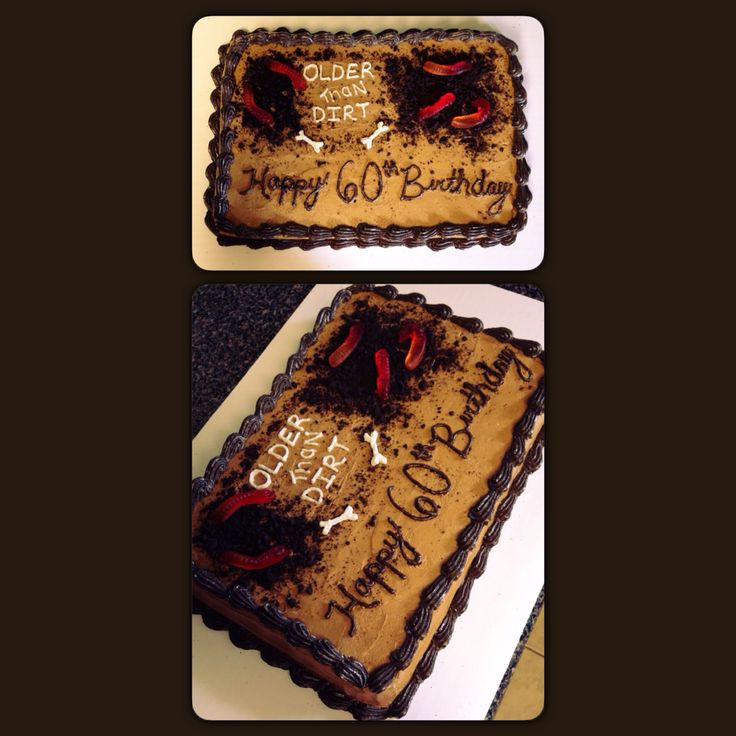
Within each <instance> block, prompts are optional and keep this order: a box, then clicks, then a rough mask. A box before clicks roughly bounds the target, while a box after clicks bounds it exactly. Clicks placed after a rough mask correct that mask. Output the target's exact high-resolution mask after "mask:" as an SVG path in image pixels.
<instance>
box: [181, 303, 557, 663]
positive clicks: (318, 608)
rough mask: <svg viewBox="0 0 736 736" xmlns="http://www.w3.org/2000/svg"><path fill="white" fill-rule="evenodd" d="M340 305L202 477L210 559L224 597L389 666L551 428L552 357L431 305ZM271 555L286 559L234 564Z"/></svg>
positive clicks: (202, 526)
mask: <svg viewBox="0 0 736 736" xmlns="http://www.w3.org/2000/svg"><path fill="white" fill-rule="evenodd" d="M338 296H339V299H337V300H336V302H335V303H333V308H332V309H331V310H327V311H325V310H323V312H322V313H320V317H319V319H318V322H317V328H316V331H315V333H312V334H311V335H307V336H305V338H303V340H302V344H301V349H300V352H299V353H298V354H297V355H296V356H294V357H293V358H292V359H290V361H289V374H287V375H284V376H281V377H277V379H276V382H275V384H274V387H275V395H274V396H276V395H277V396H278V397H277V398H272V399H270V400H268V401H266V402H265V403H264V402H259V407H260V409H261V410H263V409H265V411H262V414H263V416H262V420H261V417H259V416H256V417H253V418H251V420H246V423H245V424H244V430H245V431H244V432H242V433H241V435H240V438H241V440H242V442H241V441H237V440H236V441H234V443H231V444H229V445H228V447H229V449H227V448H226V450H227V451H226V452H225V454H224V455H223V457H222V458H221V459H222V462H221V463H219V464H218V465H217V466H216V467H217V472H214V473H210V478H209V480H208V482H207V483H205V482H204V480H203V479H199V481H200V483H199V484H197V482H195V494H194V506H193V533H194V545H193V556H194V563H195V565H197V567H198V569H199V570H201V571H206V573H207V575H208V576H209V579H210V580H216V581H218V585H221V586H223V589H224V588H227V589H229V590H230V591H233V590H238V591H241V590H242V591H246V593H245V595H246V597H247V599H248V601H249V604H251V605H258V606H267V607H268V606H270V607H271V609H272V610H278V611H280V612H281V613H280V614H279V615H283V616H286V617H288V618H289V619H292V620H299V621H301V622H303V623H304V625H305V626H306V628H307V629H308V631H309V632H310V634H311V635H313V636H316V637H324V638H325V639H327V640H328V641H330V642H339V646H338V649H339V652H340V653H341V654H343V655H345V656H346V657H349V658H354V659H355V660H357V661H358V662H359V663H360V664H361V666H362V667H363V668H365V669H366V670H375V668H377V667H379V666H381V665H383V664H385V663H386V662H387V661H388V660H389V658H390V656H391V654H392V652H395V651H396V650H398V649H400V648H401V647H402V646H403V645H404V644H405V642H406V640H407V628H406V627H407V622H408V621H409V620H410V619H411V618H412V617H413V616H415V615H416V613H417V612H418V611H420V610H422V608H423V606H425V604H426V603H427V596H428V593H427V591H428V590H429V589H430V588H431V587H433V586H436V585H437V581H438V580H439V581H444V580H445V579H455V578H457V577H458V576H460V575H461V574H462V573H463V571H464V570H465V569H466V567H467V565H468V564H469V562H470V558H469V556H468V554H467V550H468V549H470V548H471V547H472V543H471V542H474V541H475V540H477V538H478V535H479V534H480V531H481V529H482V528H483V525H484V523H485V521H486V520H487V519H488V518H489V515H490V511H491V508H490V507H491V506H492V505H493V503H494V502H495V501H497V500H498V499H499V497H501V496H502V494H503V493H504V492H505V491H506V490H507V489H508V484H509V481H510V478H511V473H512V472H513V469H514V467H515V466H516V465H518V464H519V462H521V460H522V459H523V457H524V455H525V453H526V452H527V451H528V448H529V447H530V445H531V443H532V441H533V439H534V434H535V432H536V430H537V429H538V426H539V421H540V418H539V415H540V412H541V410H542V409H541V406H542V401H543V390H544V389H543V375H544V364H543V360H542V358H541V357H540V352H539V346H538V345H536V344H532V343H524V342H523V341H516V340H513V338H512V336H511V335H510V334H509V333H508V331H504V330H486V331H481V329H482V325H480V324H479V323H478V321H477V320H459V322H460V323H459V324H458V323H456V322H453V321H451V320H450V319H447V318H446V316H444V315H445V314H446V313H445V312H444V310H446V309H447V308H442V307H440V308H439V309H434V310H430V309H428V308H427V307H425V306H422V305H421V304H420V303H416V302H420V301H421V299H420V298H419V297H418V296H417V295H414V298H413V299H412V298H409V300H408V301H401V300H399V299H386V298H384V296H381V295H380V294H378V293H373V292H366V293H363V292H357V293H352V294H351V293H350V291H344V292H341V294H340V295H338ZM412 302H415V303H412ZM382 351H385V359H384V356H383V353H382ZM377 354H381V357H377ZM386 366H387V370H386ZM289 375H291V378H290V377H289ZM259 413H261V412H259ZM228 457H229V459H227V458H228ZM489 479H491V481H490V482H489ZM493 479H495V480H493ZM494 482H495V488H496V491H495V493H496V495H495V496H494V498H493V499H490V498H489V493H491V491H490V490H489V489H491V486H493V483H494ZM489 483H490V484H489ZM247 494H256V496H255V500H253V499H254V497H253V496H251V497H250V499H251V500H252V501H253V502H252V503H245V504H244V505H242V506H238V500H237V499H238V498H240V499H241V500H242V499H243V498H244V497H245V496H247ZM258 494H260V495H258ZM233 499H235V501H233ZM233 506H236V507H237V508H235V509H234V510H233ZM278 548H283V549H284V550H286V551H287V553H285V555H286V556H283V555H279V554H278V552H277V553H276V554H275V555H274V554H273V550H274V549H277V550H278ZM463 550H465V551H463ZM230 553H235V555H236V557H233V556H232V555H231V556H230V557H228V554H230ZM264 554H266V555H269V554H270V555H272V557H273V559H274V560H275V562H273V564H268V565H266V566H263V567H260V569H254V570H242V569H240V568H239V567H238V566H237V565H233V564H231V563H232V562H233V561H235V562H236V563H237V562H238V560H239V559H241V558H238V557H237V555H242V556H245V557H247V558H248V559H249V560H250V561H251V562H252V561H253V560H254V559H260V558H261V556H262V555H264ZM277 558H278V559H277ZM260 561H261V562H262V559H260ZM266 561H267V562H268V560H266ZM443 586H444V582H442V584H440V585H439V586H438V587H437V590H436V593H435V594H434V595H436V596H438V597H439V598H441V597H442V595H441V593H442V588H443ZM435 607H436V605H433V606H432V609H434V608H435ZM379 632H380V636H378V633H379Z"/></svg>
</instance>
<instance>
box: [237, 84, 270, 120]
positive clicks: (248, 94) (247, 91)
mask: <svg viewBox="0 0 736 736" xmlns="http://www.w3.org/2000/svg"><path fill="white" fill-rule="evenodd" d="M243 102H244V103H245V109H246V110H247V111H248V112H249V113H250V114H251V115H252V116H253V117H254V118H255V119H256V120H257V121H258V122H259V123H263V124H264V125H273V115H271V113H270V112H269V111H268V110H264V109H263V108H262V107H258V105H256V101H255V98H254V97H253V88H252V87H251V86H250V85H249V84H244V85H243Z"/></svg>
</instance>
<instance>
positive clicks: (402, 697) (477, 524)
mask: <svg viewBox="0 0 736 736" xmlns="http://www.w3.org/2000/svg"><path fill="white" fill-rule="evenodd" d="M361 291H372V292H374V293H377V294H379V295H381V296H382V297H384V298H386V299H388V300H398V301H406V302H409V303H411V304H415V305H418V306H421V307H422V308H424V309H426V310H427V311H428V312H429V313H431V314H433V315H435V316H441V317H442V318H444V319H448V320H451V321H452V322H454V323H455V324H457V325H459V326H461V327H463V328H464V329H467V330H469V331H470V332H473V333H478V332H481V331H483V332H485V333H487V334H490V335H492V336H493V337H495V338H496V339H497V340H499V341H501V342H505V343H508V344H511V345H513V346H514V347H516V348H517V349H519V350H520V351H522V352H523V353H524V354H525V355H528V356H530V357H534V356H536V357H539V358H540V359H541V360H542V361H544V351H543V350H542V347H541V345H539V343H536V342H533V341H530V340H519V339H517V338H515V337H514V336H513V334H512V332H511V331H510V330H508V329H507V328H503V327H501V328H488V329H484V327H483V324H482V322H481V321H480V320H479V319H477V318H464V317H457V316H454V315H453V313H452V310H451V309H450V307H448V306H447V305H445V304H439V305H432V304H427V303H426V299H425V297H424V296H423V295H421V294H417V293H411V294H399V293H398V290H397V289H396V288H395V287H394V286H390V285H387V286H378V287H377V286H374V285H364V284H359V285H354V286H351V287H348V288H346V289H342V290H340V291H338V292H337V294H336V295H335V297H334V298H333V300H332V303H331V305H330V306H329V307H324V308H323V309H321V310H320V311H319V313H318V315H317V319H316V321H315V326H314V329H313V330H312V331H311V332H309V333H307V334H305V335H303V336H302V338H301V340H300V342H299V350H298V351H297V352H296V353H294V354H293V355H292V356H291V357H290V358H289V359H288V361H287V365H286V372H285V373H281V374H278V375H277V376H276V377H275V378H274V380H273V383H272V388H271V393H270V394H266V395H264V396H261V397H260V398H259V399H258V400H257V402H256V411H255V413H254V414H252V415H250V416H248V417H246V418H245V419H244V420H243V422H242V424H241V426H240V430H239V432H238V433H233V434H231V435H229V436H228V437H227V439H226V440H225V442H224V444H223V448H222V451H221V453H220V455H219V456H217V457H215V458H213V459H212V460H210V462H209V463H208V465H207V468H206V470H205V473H204V475H203V476H201V477H199V478H196V479H194V480H193V481H192V490H191V503H192V505H193V506H194V504H196V503H197V502H198V501H200V500H201V499H203V498H205V497H206V496H207V495H208V494H209V493H210V492H211V491H212V489H213V487H214V485H215V482H216V481H217V479H218V478H219V476H220V475H221V474H222V473H223V471H224V470H225V468H226V467H227V464H228V460H230V458H232V457H233V455H234V454H235V453H237V452H238V451H239V450H240V449H242V448H243V447H244V445H245V443H246V441H247V440H248V438H249V437H250V436H251V435H252V434H253V433H254V432H256V431H257V430H258V429H259V427H260V426H261V424H262V423H263V421H264V417H265V415H267V414H268V413H269V412H270V411H272V410H273V408H274V406H275V404H276V401H277V399H278V398H279V396H280V395H281V394H282V393H283V391H284V390H285V389H286V388H288V387H289V386H290V385H291V376H292V375H293V373H294V371H296V370H297V369H298V368H300V367H301V366H302V365H303V363H304V353H305V351H306V349H307V348H308V347H309V346H310V345H312V344H313V343H314V342H315V341H316V340H317V336H318V335H319V333H320V332H321V330H322V329H323V328H324V326H325V325H326V324H327V323H328V322H330V321H331V320H332V319H333V317H334V315H335V311H336V310H337V308H338V307H339V306H340V305H341V304H343V303H344V302H346V301H347V300H348V299H350V297H351V296H352V295H353V294H355V293H358V292H361ZM544 396H545V389H544V379H543V378H542V379H541V380H540V384H539V386H538V387H537V389H536V390H535V391H534V392H533V394H532V396H531V397H530V399H529V401H528V405H527V408H526V411H525V413H524V415H523V416H522V418H521V419H520V420H519V421H518V422H517V424H516V425H515V427H514V429H513V441H512V443H511V447H510V448H509V449H508V450H507V452H506V454H505V456H504V459H503V461H502V463H501V467H500V468H499V469H498V471H497V472H496V473H495V474H494V475H493V476H492V477H491V478H490V479H489V480H488V492H487V493H486V494H485V495H484V496H483V497H482V498H481V499H480V500H479V501H477V502H476V503H475V504H474V505H473V507H471V509H470V510H469V511H468V520H469V521H468V524H467V525H466V526H465V528H464V529H463V530H462V531H461V532H460V533H459V535H458V538H457V539H458V546H457V549H456V551H455V552H454V553H453V554H452V555H451V556H450V557H449V558H448V559H447V560H445V562H444V563H443V565H442V573H441V574H440V575H439V576H438V577H437V578H436V579H435V580H434V581H433V582H432V583H431V584H430V585H428V586H427V587H426V588H425V589H424V591H423V593H422V595H421V600H422V602H421V604H420V605H419V607H418V608H417V610H416V611H415V612H414V613H413V614H412V615H411V616H410V617H409V619H408V620H407V623H406V625H405V633H406V635H405V638H404V641H403V642H402V644H401V645H400V646H399V647H397V648H396V649H395V650H394V651H393V652H391V654H390V655H389V658H388V659H389V661H388V662H386V663H385V664H383V665H380V666H378V667H376V668H374V669H373V671H372V672H370V673H369V672H368V671H367V669H366V667H365V666H364V665H363V664H362V663H360V662H359V661H357V660H356V659H354V658H352V657H348V656H346V655H343V654H341V653H340V651H339V650H338V649H337V648H336V647H335V645H334V644H332V643H331V642H330V641H328V640H327V639H325V638H321V637H316V636H314V635H312V634H311V633H310V632H309V629H308V627H307V626H306V625H305V624H304V623H303V622H302V621H299V620H298V619H293V618H290V617H289V616H287V615H286V614H285V613H284V612H283V611H281V610H280V609H279V608H278V607H277V606H275V605H273V604H271V603H265V604H263V605H259V604H258V603H257V602H256V601H255V599H254V598H253V596H252V595H251V593H250V592H249V591H248V590H247V588H245V587H244V586H243V585H240V584H237V583H236V584H233V585H232V586H230V587H228V586H227V585H225V584H224V583H223V582H222V581H221V580H219V579H218V578H217V576H216V575H213V574H212V573H210V572H209V571H207V570H204V569H202V568H200V567H199V566H197V565H196V564H195V563H193V564H192V577H193V580H194V581H195V582H196V583H198V584H199V585H201V586H203V587H204V588H206V589H207V590H209V591H211V592H212V593H214V594H215V595H217V596H218V597H221V598H223V599H226V600H227V601H228V602H229V603H230V604H231V605H232V606H234V607H236V608H241V609H246V610H248V611H250V612H252V613H254V614H255V615H257V616H258V617H259V619H260V620H261V621H262V622H263V623H264V624H266V625H268V626H269V627H272V628H273V629H275V630H278V631H279V632H281V633H282V634H284V635H285V637H286V638H287V640H288V641H289V642H290V643H291V644H293V645H294V646H299V647H303V648H305V649H309V651H310V652H311V654H312V656H314V658H315V659H316V660H317V661H318V662H321V663H322V664H326V665H329V666H330V667H331V668H332V669H333V671H334V672H335V673H336V674H337V675H338V676H339V677H340V678H341V679H343V680H345V681H346V682H348V683H351V684H352V685H355V686H357V687H366V686H367V687H369V688H370V689H371V690H373V691H374V692H381V691H382V690H384V689H385V688H386V687H387V686H388V685H389V684H390V683H391V681H392V680H393V679H394V678H395V677H396V675H397V674H398V673H399V672H400V671H401V670H403V669H406V667H408V666H409V664H410V663H411V661H412V659H413V657H414V654H415V653H416V650H417V647H418V643H419V641H420V640H421V639H422V638H423V637H424V636H425V635H426V633H427V631H428V629H429V626H430V624H431V620H432V614H433V612H434V610H435V609H436V608H437V606H438V605H439V604H440V602H441V601H442V600H443V598H444V597H445V596H446V594H447V592H448V590H449V588H450V586H451V584H452V582H453V581H454V580H456V579H457V578H458V577H459V576H460V574H461V573H462V570H463V567H464V565H465V563H466V562H467V557H468V555H469V554H470V551H471V550H472V548H473V547H474V546H475V544H476V543H477V541H478V538H479V536H480V534H481V532H482V530H483V526H484V522H486V521H487V520H488V519H489V518H490V516H491V515H492V513H493V510H494V508H495V507H496V504H497V502H498V500H499V498H500V496H501V495H503V493H504V492H505V491H506V490H508V493H507V494H506V496H505V497H504V499H503V500H502V501H501V503H500V504H499V505H498V508H497V510H496V517H495V519H494V521H493V522H492V523H491V525H490V527H489V528H488V530H487V531H486V532H485V535H484V537H483V542H482V546H481V549H480V551H479V552H478V553H477V555H476V557H475V559H474V560H473V562H472V564H471V565H470V567H469V570H468V574H467V576H466V578H465V580H464V581H463V583H462V585H461V586H460V588H459V589H458V590H457V592H456V594H455V595H454V597H453V601H452V604H451V606H450V609H449V611H448V613H447V615H446V617H445V619H444V620H443V622H442V624H441V625H440V627H439V628H438V630H437V632H436V633H435V635H434V637H433V639H432V643H431V645H430V647H429V649H428V650H427V651H426V652H425V654H424V655H423V656H422V659H421V660H420V662H419V665H418V666H417V668H416V671H415V673H414V675H413V676H412V679H411V681H410V682H409V684H408V685H407V686H406V687H405V688H404V689H403V690H402V691H401V693H400V694H399V695H398V696H397V698H396V699H395V700H394V701H393V702H392V703H391V705H390V706H389V707H387V708H381V707H376V706H369V705H366V704H362V703H358V702H356V701H353V700H352V699H351V698H349V697H348V696H347V695H345V694H344V693H341V692H339V691H338V690H336V689H335V688H334V687H333V686H331V685H329V684H327V683H325V682H324V681H322V680H320V679H319V678H316V677H315V676H313V675H311V674H309V673H306V672H305V671H304V670H303V668H301V667H299V666H298V665H296V664H293V663H292V662H291V661H290V660H289V659H288V658H287V657H285V655H282V654H274V650H272V649H271V648H270V647H268V645H265V644H263V643H262V642H259V641H257V640H256V639H255V638H254V637H252V636H250V635H248V634H243V633H242V630H240V629H239V628H237V627H230V625H229V624H227V627H228V628H231V638H232V639H233V641H234V643H236V644H237V645H238V646H245V648H258V649H260V650H261V652H262V654H263V653H264V652H267V654H266V655H265V656H264V659H266V657H268V658H269V659H266V661H270V660H273V661H274V662H280V663H281V664H276V666H279V667H284V668H287V667H288V668H289V669H290V670H291V673H292V679H294V681H295V682H297V684H305V685H308V686H310V687H314V688H315V689H316V690H317V691H318V693H319V695H320V697H321V698H322V700H323V701H324V702H325V703H326V704H327V705H329V706H330V707H333V708H341V709H344V710H348V711H350V712H351V713H352V714H353V715H354V716H355V717H356V718H359V719H368V720H371V719H382V718H387V717H400V716H401V715H403V714H404V713H405V712H406V709H407V708H408V705H409V702H410V700H411V697H412V696H413V695H414V692H415V691H416V688H417V687H418V686H419V683H421V682H422V680H424V679H425V678H426V677H427V676H429V674H430V672H431V671H432V667H433V665H434V659H435V657H436V654H437V651H439V649H441V648H442V647H444V646H445V644H446V643H447V641H448V640H449V637H450V634H451V633H452V628H453V626H454V621H455V618H456V617H457V616H458V615H460V613H462V612H463V611H464V610H465V607H466V605H467V598H468V595H469V593H470V589H471V587H472V584H473V582H474V580H475V578H477V577H479V576H480V575H481V574H482V573H483V571H484V570H485V564H486V558H487V555H488V552H489V551H490V548H491V547H492V546H493V545H495V544H496V542H497V541H498V537H499V535H500V532H501V528H502V526H503V523H504V522H505V520H506V519H507V518H508V516H509V514H510V512H511V509H512V508H513V504H514V502H515V500H516V498H517V497H518V495H519V494H520V493H521V492H522V490H523V489H524V486H525V484H526V480H527V477H528V475H529V474H530V473H531V472H534V471H535V470H536V469H537V468H538V467H539V466H540V464H541V461H542V448H543V445H544V437H543V430H542V431H540V433H539V435H538V436H537V438H536V439H535V441H534V443H533V445H532V447H531V449H530V450H529V452H528V453H527V454H526V456H525V455H524V448H525V442H526V441H527V440H529V439H530V437H531V433H532V431H533V427H534V422H535V420H536V418H537V417H538V416H539V415H540V414H542V413H544ZM520 465H521V468H520V469H519V471H518V472H517V474H516V476H515V477H514V479H513V482H512V475H513V472H514V469H515V468H517V467H518V466H520ZM203 618H204V620H205V623H208V620H207V618H206V617H203ZM223 620H224V619H223ZM208 625H209V624H208ZM233 632H235V633H233ZM236 640H237V641H236ZM283 663H286V664H283Z"/></svg>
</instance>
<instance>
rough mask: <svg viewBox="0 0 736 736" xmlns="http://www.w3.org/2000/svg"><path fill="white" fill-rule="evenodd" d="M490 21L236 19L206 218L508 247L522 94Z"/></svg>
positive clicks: (316, 242)
mask: <svg viewBox="0 0 736 736" xmlns="http://www.w3.org/2000/svg"><path fill="white" fill-rule="evenodd" d="M516 50H517V49H516V45H515V44H514V43H513V41H510V40H509V39H507V38H505V37H504V36H502V35H500V34H498V33H494V32H491V31H471V30H426V31H418V30H412V31H406V32H404V33H397V32H396V31H384V32H382V33H378V34H373V33H369V32H368V31H362V32H358V33H354V34H348V33H337V34H331V33H326V32H320V33H310V32H308V31H303V30H301V31H296V32H294V33H291V32H289V31H287V30H285V29H280V30H278V31H274V32H269V31H266V30H263V29H261V30H257V31H254V32H251V33H246V32H245V31H237V32H236V33H235V34H234V35H233V37H232V40H231V41H230V43H229V44H227V45H225V46H222V47H221V48H220V63H219V65H218V66H217V67H216V68H215V69H214V70H213V78H214V80H215V83H216V89H215V90H214V92H213V94H212V98H211V99H212V103H213V105H214V107H215V112H214V113H213V114H212V116H211V117H210V128H211V129H212V132H213V134H214V137H213V138H212V141H211V143H210V156H211V159H212V163H211V164H210V165H209V166H208V168H207V178H208V181H209V187H208V189H207V191H206V193H205V202H206V205H207V216H206V222H207V225H208V226H209V228H210V229H211V230H212V231H213V232H214V233H215V234H216V235H217V238H218V242H219V243H220V244H222V245H236V244H245V245H248V246H250V247H254V248H258V247H263V246H267V245H270V246H274V247H276V248H288V247H301V248H305V249H306V248H314V247H318V246H323V245H329V246H331V247H333V248H342V247H347V246H350V245H358V246H361V247H364V246H370V245H379V246H393V245H397V246H400V245H404V246H418V245H428V246H429V247H431V248H433V249H442V248H447V247H457V248H467V247H470V246H473V245H479V246H492V245H496V244H504V245H509V244H511V243H513V242H514V240H515V239H516V236H517V233H518V232H519V231H520V230H521V229H522V228H523V227H524V225H525V223H526V210H527V205H528V203H529V201H530V200H531V194H530V192H529V188H528V187H527V185H526V182H527V179H528V175H529V169H528V166H527V164H526V162H525V160H524V154H525V151H526V142H525V140H524V137H523V130H524V128H525V127H526V120H525V118H524V114H523V112H522V108H523V106H524V104H525V102H526V98H525V91H524V88H523V86H522V73H521V67H520V65H519V61H518V58H517V56H516Z"/></svg>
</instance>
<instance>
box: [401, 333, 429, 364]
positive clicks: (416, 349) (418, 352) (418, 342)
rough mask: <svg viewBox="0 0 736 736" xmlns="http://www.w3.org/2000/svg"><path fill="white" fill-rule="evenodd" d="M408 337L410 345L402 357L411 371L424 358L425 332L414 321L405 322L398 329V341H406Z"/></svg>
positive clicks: (425, 346) (425, 347)
mask: <svg viewBox="0 0 736 736" xmlns="http://www.w3.org/2000/svg"><path fill="white" fill-rule="evenodd" d="M409 339H411V345H409V352H408V353H407V354H406V358H404V365H405V366H406V367H407V368H408V369H409V370H410V371H413V370H414V369H415V368H416V367H417V366H418V365H419V364H420V363H421V362H422V360H423V359H424V351H425V350H426V349H427V333H426V332H425V331H424V328H423V327H422V326H421V325H419V324H417V323H416V322H407V323H406V324H405V325H403V326H402V328H401V330H400V331H399V342H400V343H401V342H406V341H407V340H409Z"/></svg>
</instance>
